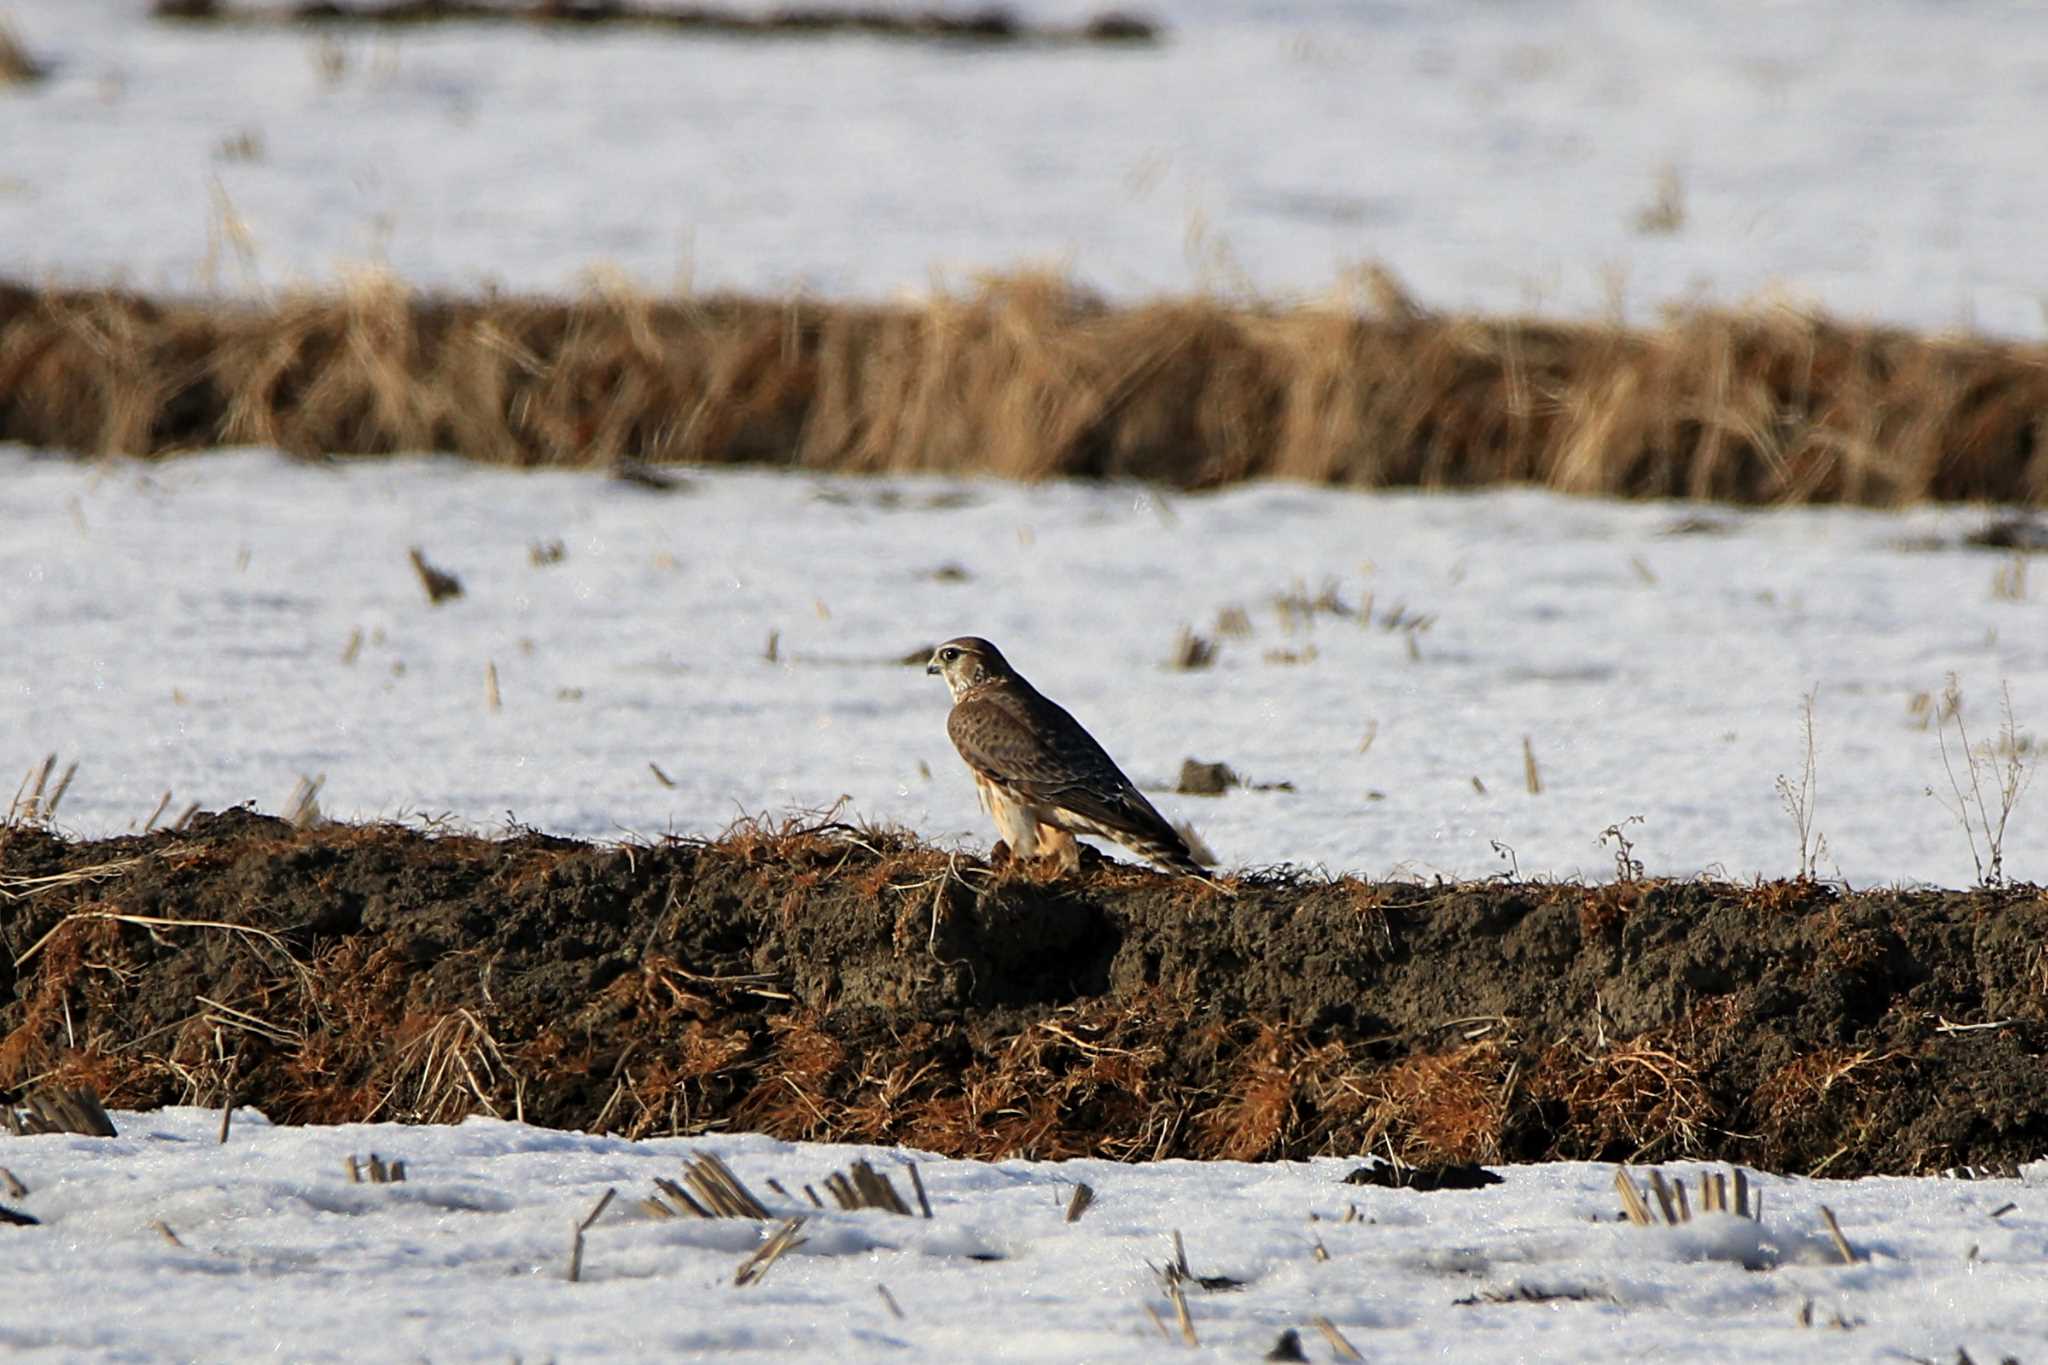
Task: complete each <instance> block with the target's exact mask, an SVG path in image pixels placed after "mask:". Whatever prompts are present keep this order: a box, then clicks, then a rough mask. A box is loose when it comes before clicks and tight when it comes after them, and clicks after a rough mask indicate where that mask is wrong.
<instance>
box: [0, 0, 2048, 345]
mask: <svg viewBox="0 0 2048 1365" xmlns="http://www.w3.org/2000/svg"><path fill="white" fill-rule="evenodd" d="M1023 8H1024V9H1025V11H1026V12H1027V13H1029V14H1031V15H1034V16H1041V17H1060V16H1063V15H1065V16H1071V15H1075V14H1088V13H1092V12H1094V11H1096V10H1099V9H1101V8H1104V5H1102V4H1100V3H1097V0H1057V3H1031V4H1027V5H1025V6H1023ZM1153 8H1155V9H1156V10H1157V12H1158V15H1159V17H1160V18H1161V19H1162V20H1163V21H1164V22H1165V23H1166V24H1167V26H1168V28H1169V30H1170V37H1169V39H1168V41H1167V42H1165V43H1164V44H1163V45H1161V46H1159V47H1156V48H1152V49H1141V50H1071V49H1069V50H1052V51H1021V52H1020V51H978V52H977V51H965V52H963V51H956V50H947V49H944V48H938V47H933V46H930V45H921V44H912V43H890V42H884V41H877V40H871V39H862V38H843V39H835V40H828V41H822V42H771V43H747V42H735V41H694V42H692V41H675V40H672V39H670V38H667V37H665V36H663V35H661V34H659V33H653V32H648V31H645V30H636V29H632V28H616V27H615V28H609V29H607V28H604V27H603V26H597V27H596V28H594V29H593V30H592V31H588V32H580V31H579V32H575V33H572V34H561V33H556V34H552V35H544V36H543V35H535V34H531V33H524V32H519V31H516V30H507V29H495V28H494V29H475V28H468V29H465V28H460V27H452V28H451V27H435V28H431V29H422V30H418V31H408V32H405V33H402V34H400V35H398V36H395V37H394V36H392V35H389V34H385V35H382V36H376V35H370V34H365V33H360V32H359V33H355V34H343V35H340V36H334V35H331V34H330V35H327V36H322V35H318V34H314V33H311V32H307V31H304V30H282V31H277V30H272V31H232V30H230V31H225V32H222V31H207V30H203V29H192V28H178V27H171V26H165V25H159V24H152V23H151V22H149V20H148V19H147V18H146V17H145V13H146V10H147V5H146V4H145V3H144V0H8V3H6V4H0V15H5V16H8V17H11V19H12V20H13V23H14V27H15V28H16V29H17V30H18V31H19V33H20V34H21V37H22V39H23V40H24V41H25V42H26V43H27V45H28V46H29V47H30V49H31V50H33V51H35V52H36V53H38V54H39V55H41V56H42V57H43V58H44V59H45V60H47V61H49V62H50V63H52V64H53V65H54V67H55V72H54V75H53V77H52V78H51V79H50V80H49V81H47V82H45V83H43V84H42V85H40V86H37V87H32V88H29V89H25V90H23V89H17V90H15V91H12V92H9V93H7V94H6V95H5V96H4V101H0V128H4V136H0V261H5V262H6V263H7V264H6V270H7V271H8V272H9V273H11V274H20V273H24V272H25V273H27V274H29V275H31V276H34V277H38V278H54V279H66V280H83V281H87V282H93V283H97V282H101V281H105V280H108V279H119V280H125V281H128V282H130V283H132V284H135V285H138V286H143V287H149V288H159V287H169V288H174V289H179V290H192V289H200V288H222V289H235V290H242V289H247V288H250V287H256V288H277V287H281V286H287V285H291V284H295V283H299V284H303V283H318V282H332V281H333V280H335V279H336V278H337V277H338V276H339V275H340V274H341V273H342V272H343V271H345V270H346V269H348V268H350V267H352V266H362V265H366V264H370V265H384V266H388V267H389V268H390V269H391V270H392V271H394V272H395V273H396V274H397V275H398V276H399V277H400V278H401V279H403V280H405V281H406V282H408V283H411V284H416V285H440V286H449V287H454V288H459V289H465V290H467V289H474V288H476V287H478V286H479V285H480V284H482V283H483V282H486V281H496V282H499V283H501V284H503V285H506V286H508V287H511V288H517V289H544V290H558V289H562V288H565V287H571V286H573V285H574V284H575V283H576V281H577V280H578V279H579V278H581V277H582V275H583V273H584V272H585V271H586V270H588V269H590V268H593V267H600V268H604V267H608V268H613V269H616V270H619V271H622V272H624V273H625V274H626V276H628V277H629V278H631V279H633V280H636V281H638V282H639V283H640V284H642V285H643V286H645V287H649V288H654V289H664V290H665V289H669V288H672V287H675V286H677V285H678V284H686V285H691V286H694V287H696V288H700V289H705V288H734V287H736V288H743V289H749V290H763V291H769V292H780V291H783V290H788V289H795V288H805V289H811V290H814V291H821V292H824V293H828V294H845V293H859V294H863V295H871V296H872V295H884V294H890V293H894V292H895V291H898V290H903V289H916V290H922V289H925V288H928V287H929V286H930V284H931V283H932V281H933V279H934V277H935V276H937V277H940V278H944V279H949V280H952V281H956V282H957V281H960V280H962V279H964V278H965V277H967V276H969V275H971V274H972V273H973V272H977V271H983V270H989V269H1008V268H1015V267H1018V266H1022V265H1030V264H1036V265H1044V264H1052V265H1056V266H1062V267H1065V268H1067V269H1070V270H1071V271H1073V272H1074V273H1075V274H1076V275H1078V276H1079V277H1080V278H1081V279H1083V280H1085V281H1087V282H1089V283H1091V284H1094V285H1095V286H1097V287H1099V288H1103V289H1106V290H1108V291H1111V292H1113V293H1115V294H1118V295H1125V296H1128V295H1135V294H1144V293H1152V292H1156V291H1161V290H1168V291H1184V290H1188V289H1191V288H1205V289H1206V288H1216V289H1232V288H1237V287H1241V286H1246V285H1248V286H1250V287H1252V288H1254V289H1256V290H1258V291H1259V292H1261V293H1266V294H1283V295H1284V294H1290V293H1295V292H1320V291H1322V290H1325V289H1327V288H1329V287H1330V286H1332V285H1333V284H1334V283H1335V282H1336V281H1337V279H1338V278H1339V276H1340V274H1341V273H1342V272H1343V271H1344V270H1345V269H1346V268H1347V267H1350V266H1352V265H1355V264H1357V263H1359V262H1362V261H1367V260H1380V261H1383V262H1385V263H1386V264H1387V265H1388V266H1390V267H1391V268H1392V269H1393V270H1394V271H1395V272H1396V273H1397V274H1398V275H1399V276H1401V277H1402V278H1403V279H1404V280H1405V281H1406V282H1407V283H1408V284H1409V285H1410V287H1411V288H1412V289H1413V290H1414V291H1415V292H1416V293H1417V295H1418V296H1419V297H1420V298H1421V299H1422V300H1423V301H1425V302H1426V303H1428V304H1429V305H1431V306H1433V307H1439V308H1449V309H1480V310H1486V311H1494V312H1498V311H1504V310H1517V309H1526V308H1536V309H1540V310H1543V311H1546V312H1563V313H1569V314H1589V313H1605V312H1608V311H1610V310H1611V308H1612V307H1613V306H1614V304H1615V302H1616V300H1617V298H1618V299H1619V301H1620V302H1621V303H1622V305H1623V307H1624V309H1625V311H1626V314H1627V315H1628V316H1630V317H1632V318H1635V319H1638V320H1650V319H1653V318H1654V317H1655V316H1656V311H1657V309H1658V308H1660V307H1661V306H1663V305H1666V304H1670V303H1674V302H1680V301H1684V300H1690V299H1695V298H1699V299H1707V300H1711V301H1715V302H1719V303H1724V304H1731V303H1739V302H1742V301H1744V300H1746V299H1749V298H1751V297H1753V296H1755V295H1756V294H1758V293H1759V292H1760V291H1768V292H1769V293H1771V294H1772V295H1773V296H1778V297H1789V298H1791V299H1793V300H1799V301H1807V302H1814V303H1818V304H1820V305H1823V306H1824V307H1826V308H1828V309H1830V310H1832V311H1834V312H1837V313H1839V314H1842V315H1844V316H1847V317H1851V318H1865V317H1879V318H1885V319H1890V320H1896V321H1902V322H1907V323H1912V324H1916V325H1924V326H1933V327H1951V326H1975V327H1979V328H1983V329H1987V330H1990V331H1994V332H1999V333H2005V334H2012V335H2018V336H2025V337H2036V338H2038V337H2041V336H2043V335H2044V334H2048V317H2044V311H2043V298H2044V294H2048V280H2044V278H2043V276H2042V272H2041V254H2040V251H2039V243H2040V225H2041V224H2042V223H2043V222H2044V221H2048V176H2043V175H2042V174H2041V173H2040V171H2041V155H2040V147H2041V134H2040V126H2041V108H2042V101H2043V99H2044V97H2048V7H2043V6H2039V5H2008V4H1989V5H1953V4H1943V3H1938V2H1937V0H1871V2H1870V3H1862V4H1856V5H1824V4H1775V5H1768V6H1755V7H1750V6H1743V7H1735V8H1729V7H1723V6H1712V5H1698V4H1691V3H1687V2H1686V0H1653V2H1650V3H1612V2H1611V0H1542V2H1541V3H1533V4H1529V3H1518V4H1511V5H1502V4H1477V3H1457V4H1445V3H1441V2H1440V0H1387V2H1385V3H1375V4H1370V5H1365V4H1349V5H1336V4H1327V3H1318V2H1316V0H1282V2H1281V3H1273V0H1182V2H1181V3H1175V4H1172V5H1159V6H1155V7H1153ZM1667 170H1668V172H1669V174H1670V176H1671V178H1672V180H1673V182H1674V183H1675V186H1676V189H1677V196H1676V198H1677V202H1678V203H1679V204H1681V205H1682V223H1681V224H1680V226H1679V227H1678V229H1677V230H1676V231H1673V232H1667V233H1655V232H1644V231H1642V230H1640V228H1639V226H1638V224H1639V219H1640V218H1641V217H1642V215H1643V212H1644V210H1645V209H1647V208H1650V207H1651V206H1653V205H1654V204H1655V203H1656V201H1657V200H1658V198H1659V194H1660V188H1659V186H1660V179H1661V178H1663V177H1664V176H1665V175H1666V172H1667Z"/></svg>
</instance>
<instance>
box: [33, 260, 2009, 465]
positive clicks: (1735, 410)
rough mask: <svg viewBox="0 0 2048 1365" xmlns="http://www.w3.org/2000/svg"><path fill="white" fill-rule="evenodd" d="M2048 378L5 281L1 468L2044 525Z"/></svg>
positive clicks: (1517, 345) (1839, 339) (1767, 349)
mask: <svg viewBox="0 0 2048 1365" xmlns="http://www.w3.org/2000/svg"><path fill="white" fill-rule="evenodd" d="M2044 423H2048V348H2044V347H2041V346H2034V345H2020V344H2016V343H2006V342H1999V341H1992V340H1984V339H1967V338H1945V337H1934V336H1922V335H1915V334H1912V333H1907V332H1903V331H1896V330H1889V329H1883V328H1871V327H1850V326H1841V325H1837V324H1834V323H1831V322H1827V321H1824V320H1819V319H1814V318H1809V317H1804V316H1799V315H1795V314H1791V313H1787V312H1781V311H1762V312H1756V313H1748V314H1729V313H1695V314H1690V315H1686V316H1683V317H1679V318H1677V319H1675V320H1674V321H1672V322H1670V323H1669V324H1667V325H1665V326H1663V327H1661V328H1657V329H1654V330H1633V331H1631V330H1623V329H1619V328H1615V327H1610V326H1600V325H1591V324H1587V325H1568V324H1560V323H1542V322H1532V321H1525V320H1515V319H1473V318H1455V317H1440V316H1436V315H1432V314H1429V313H1426V312H1422V311H1420V310H1415V309H1412V308H1411V309H1406V310H1402V311H1399V312H1397V313H1392V314H1385V315H1367V314H1364V313H1360V312H1356V311H1350V310H1346V309H1341V308H1336V307H1323V306H1313V307H1312V306H1300V307H1289V308H1258V307H1245V306H1242V305H1238V304H1234V303H1229V302H1226V301H1223V300H1220V299H1210V298H1195V299H1180V300H1170V301H1163V302H1153V303H1146V304H1140V305H1134V306H1128V307H1112V306H1109V305H1107V304H1104V303H1103V302H1101V301H1099V300H1097V299H1094V298H1092V297H1090V296H1088V295H1087V294H1085V293H1083V292H1081V291H1079V290H1077V289H1075V288H1074V287H1072V286H1071V285H1069V284H1067V283H1066V282H1064V281H1061V280H1058V279H1054V278H1049V277H1046V276H1042V275H1022V276H1014V277H1008V278H999V279H993V280H990V281H987V282H985V283H984V284H983V285H981V286H980V287H979V288H978V289H977V290H976V291H974V292H972V293H970V294H963V295H947V296H940V297H937V298H935V299H932V300H930V301H928V302H925V303H921V304H906V305H901V306H889V307H883V306H868V305H859V304H834V303H823V302H814V301H801V300H798V301H783V300H767V299H748V298H729V297H720V298H681V299H654V298H651V297H647V296H645V295H641V294H636V293H633V292H631V291H629V290H626V289H623V288H616V287H615V288H611V289H607V290H600V291H594V292H592V293H590V294H588V295H586V296H584V297H581V298H577V299H574V300H570V301H546V300H528V299H515V298H483V299H470V300H460V299H446V298H434V297H427V296H419V295H414V294H412V293H410V292H408V291H407V290H406V289H404V288H403V287H402V286H400V285H398V284H397V283H395V282H393V281H391V280H390V279H388V278H381V277H366V278H364V279H361V280H359V281H357V282H356V283H354V284H353V285H351V286H350V287H348V288H346V289H344V290H341V291H339V292H334V293H325V294H308V295H301V296H291V297H285V298H282V299H280V300H278V301H276V302H273V303H266V304H238V303H230V302H223V301H218V300H212V301H193V302H176V301H164V300H157V299H151V298H147V297H142V296H138V295H133V294H123V293H118V292H110V291H57V290H36V289H30V288H24V287H21V286H15V285H0V439H11V440H17V441H23V442H26V443H29V444H32V445H38V446H45V447H54V448H58V449H66V450H73V451H79V452H83V453H87V454H100V453H107V452H122V453H127V454H135V455H162V454H168V453H173V452H177V451H181V450H190V449H194V448H198V447H205V446H212V445H220V444H242V443H249V444H265V445H276V446H279V447H281V448H283V449H285V450H288V451H292V452H296V453H300V454H305V455H313V454H381V453H388V452H393V451H416V450H442V451H453V452H456V453H459V454H462V455H466V456H469V457H471V458H475V459H479V460H484V461H489V462H494V463H500V464H510V465H521V466H531V465H555V464H583V465H590V464H595V465H607V464H612V463H615V462H617V461H619V460H621V459H633V460H639V461H647V462H654V463H666V462H679V463H703V464H720V463H740V462H747V463H768V464H779V465H788V466H794V467H800V468H805V469H818V470H836V471H846V472H873V473H882V472H889V473H898V472H909V471H918V472H940V473H947V472H951V473H967V472H972V473H982V474H995V475H1000V476H1004V477H1009V478H1018V479H1042V478H1047V477H1052V476H1055V475H1082V476H1110V475H1115V476H1128V477H1138V478H1148V479H1158V480H1165V481H1170V482H1174V483H1179V484H1184V485H1212V484H1218V483H1225V482H1230V481H1233V480H1238V479H1247V478H1260V477H1277V478H1287V479H1299V480H1304V481H1308V482H1314V483H1332V484H1350V485H1359V486H1375V487H1376V486H1422V487H1453V486H1467V485H1477V484H1490V483H1497V482H1503V481H1511V482H1526V483H1533V484H1538V485H1542V486H1546V487H1550V488H1555V489H1559V490H1563V491H1568V492H1580V493H1606V494H1618V495H1623V496H1645V497H1647V496H1675V497H1701V498H1718V499H1729V500H1734V501H1741V502H1804V501H1819V502H1826V501H1844V502H1857V503H1868V504H1875V505H1896V504H1904V503H1911V502H1916V501H1920V500H1924V499H1940V500H1950V499H1964V498H1968V499H1993V500H1998V501H2007V502H2035V503H2038V502H2040V501H2042V500H2043V499H2044V497H2048V440H2043V439H2042V438H2043V435H2044V431H2048V426H2044Z"/></svg>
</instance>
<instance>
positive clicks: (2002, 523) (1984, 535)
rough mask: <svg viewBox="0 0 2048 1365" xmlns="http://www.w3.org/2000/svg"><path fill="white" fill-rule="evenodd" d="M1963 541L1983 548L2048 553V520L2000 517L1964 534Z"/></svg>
mask: <svg viewBox="0 0 2048 1365" xmlns="http://www.w3.org/2000/svg"><path fill="white" fill-rule="evenodd" d="M1963 543H1964V544H1965V545H1974V546H1976V547H1977V548H1979V549H1982V550H2020V551H2024V552H2026V553H2029V554H2043V553H2048V522H2044V521H2039V520H2037V519H2035V518H2033V517H1999V518H1997V519H1996V520H1993V521H1989V522H1986V523H1985V524H1984V525H1983V526H1981V527H1979V528H1978V529H1977V530H1975V531H1972V532H1970V534H1968V535H1966V536H1964V537H1963Z"/></svg>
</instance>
